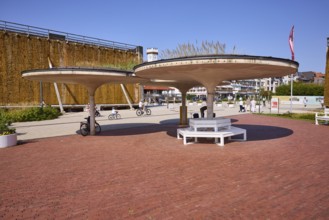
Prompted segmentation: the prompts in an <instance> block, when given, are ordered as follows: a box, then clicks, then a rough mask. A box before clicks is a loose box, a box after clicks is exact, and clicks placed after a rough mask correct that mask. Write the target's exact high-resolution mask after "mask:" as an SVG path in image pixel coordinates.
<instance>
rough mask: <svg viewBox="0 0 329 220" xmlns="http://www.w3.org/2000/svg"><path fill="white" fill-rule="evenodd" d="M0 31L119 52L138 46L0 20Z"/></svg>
mask: <svg viewBox="0 0 329 220" xmlns="http://www.w3.org/2000/svg"><path fill="white" fill-rule="evenodd" d="M0 30H3V31H8V32H15V33H21V34H27V35H32V36H39V37H46V38H49V39H57V40H62V41H66V42H76V43H81V44H89V45H94V46H100V47H106V48H113V49H119V50H127V51H128V50H136V48H137V47H138V46H136V45H132V44H126V43H120V42H115V41H109V40H103V39H99V38H94V37H87V36H83V35H77V34H71V33H66V32H62V31H55V30H50V29H44V28H39V27H34V26H30V25H24V24H18V23H13V22H8V21H2V20H0Z"/></svg>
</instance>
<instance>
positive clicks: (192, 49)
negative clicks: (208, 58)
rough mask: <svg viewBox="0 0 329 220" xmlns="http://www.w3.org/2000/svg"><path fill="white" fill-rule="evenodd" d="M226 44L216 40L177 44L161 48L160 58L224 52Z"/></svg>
mask: <svg viewBox="0 0 329 220" xmlns="http://www.w3.org/2000/svg"><path fill="white" fill-rule="evenodd" d="M225 49H226V45H225V44H222V43H220V42H218V41H216V42H213V41H211V42H209V41H202V43H201V45H200V46H199V45H198V42H197V41H196V44H195V45H194V44H191V43H187V44H186V43H184V44H178V46H177V47H176V48H175V49H173V50H169V49H166V50H162V51H161V52H160V57H161V59H171V58H178V57H186V56H197V55H210V54H225Z"/></svg>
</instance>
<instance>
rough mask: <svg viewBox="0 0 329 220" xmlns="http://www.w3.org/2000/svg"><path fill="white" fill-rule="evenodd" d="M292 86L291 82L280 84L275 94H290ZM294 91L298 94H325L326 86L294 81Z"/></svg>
mask: <svg viewBox="0 0 329 220" xmlns="http://www.w3.org/2000/svg"><path fill="white" fill-rule="evenodd" d="M290 86H291V85H290V84H289V85H281V86H278V87H277V88H276V93H275V95H290ZM292 92H293V94H294V95H296V96H303V95H305V96H323V94H324V86H323V85H317V84H313V83H310V84H304V83H294V84H293V91H292Z"/></svg>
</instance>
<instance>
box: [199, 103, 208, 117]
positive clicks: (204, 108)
mask: <svg viewBox="0 0 329 220" xmlns="http://www.w3.org/2000/svg"><path fill="white" fill-rule="evenodd" d="M206 110H207V106H206V105H205V106H203V107H201V108H200V113H201V118H204V112H205V111H206Z"/></svg>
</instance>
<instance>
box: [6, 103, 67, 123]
mask: <svg viewBox="0 0 329 220" xmlns="http://www.w3.org/2000/svg"><path fill="white" fill-rule="evenodd" d="M60 115H61V113H60V112H59V111H58V110H57V109H55V108H52V107H49V106H48V107H43V108H39V107H34V108H26V109H14V110H7V109H0V117H1V118H3V119H4V120H5V121H9V122H24V121H42V120H49V119H55V118H58V116H60Z"/></svg>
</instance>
